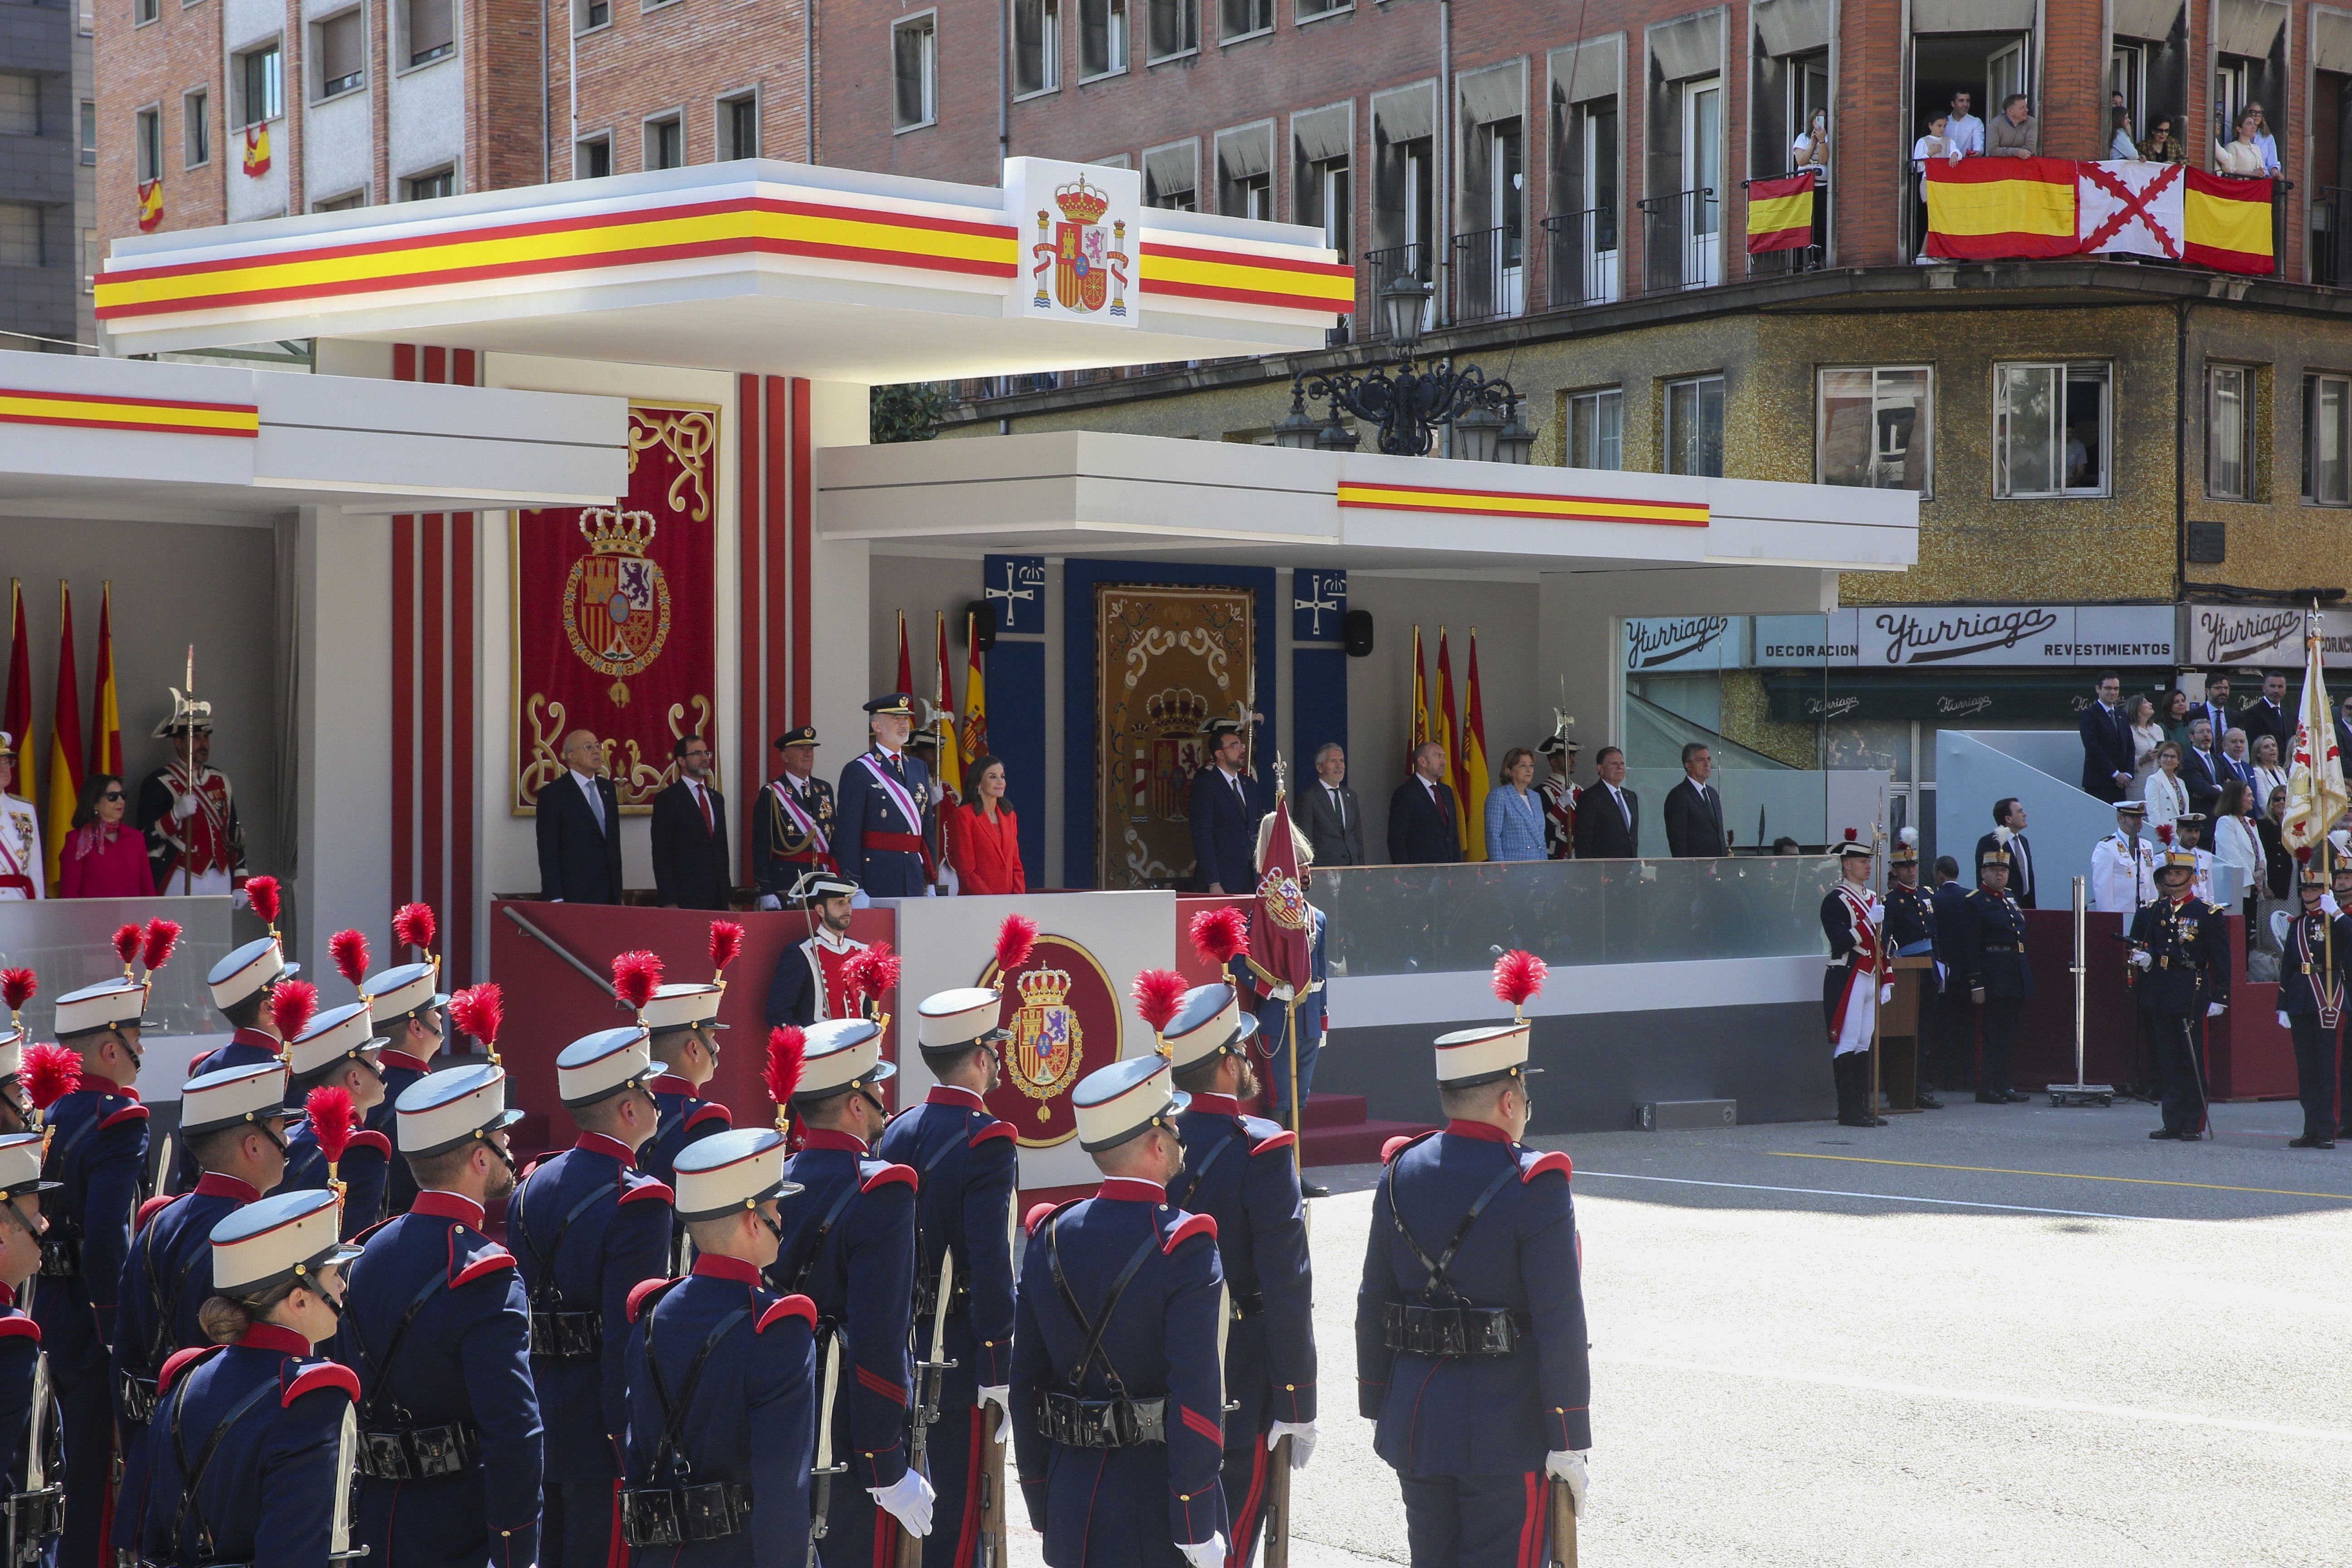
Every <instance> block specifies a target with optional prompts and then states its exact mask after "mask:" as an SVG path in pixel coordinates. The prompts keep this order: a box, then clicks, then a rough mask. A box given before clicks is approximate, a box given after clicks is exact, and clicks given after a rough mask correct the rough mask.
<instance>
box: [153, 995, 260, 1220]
mask: <svg viewBox="0 0 2352 1568" xmlns="http://www.w3.org/2000/svg"><path fill="white" fill-rule="evenodd" d="M285 1053H286V1043H285V1042H284V1041H283V1040H280V1039H279V1038H278V1037H277V1036H275V1035H273V1034H270V1033H269V1032H268V1030H266V1029H239V1030H237V1031H236V1033H234V1034H232V1035H230V1036H229V1037H228V1044H226V1045H225V1046H218V1047H215V1048H213V1049H212V1050H209V1051H202V1052H199V1053H198V1054H196V1055H195V1056H194V1057H191V1058H188V1076H189V1077H190V1078H202V1077H204V1076H205V1074H206V1073H208V1072H219V1071H220V1070H221V1069H222V1068H256V1067H260V1066H261V1065H263V1064H264V1063H266V1062H278V1061H283V1060H285V1059H286V1055H285ZM204 1173H205V1168H204V1167H203V1166H202V1165H199V1164H197V1163H196V1157H195V1156H194V1154H191V1153H189V1152H188V1141H187V1140H186V1139H184V1138H183V1139H181V1140H180V1141H179V1150H178V1152H176V1153H174V1154H173V1156H172V1169H171V1171H170V1172H169V1173H167V1174H166V1176H165V1178H164V1182H163V1190H164V1191H165V1192H167V1193H173V1194H178V1193H184V1192H186V1191H187V1190H188V1189H189V1188H190V1187H193V1186H194V1185H195V1184H196V1181H197V1179H198V1178H199V1177H201V1176H202V1175H203V1174H204Z"/></svg>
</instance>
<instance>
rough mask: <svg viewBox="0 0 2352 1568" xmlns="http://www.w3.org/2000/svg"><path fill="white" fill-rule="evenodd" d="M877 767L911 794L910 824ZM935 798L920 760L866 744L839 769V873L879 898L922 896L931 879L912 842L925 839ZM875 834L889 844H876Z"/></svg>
mask: <svg viewBox="0 0 2352 1568" xmlns="http://www.w3.org/2000/svg"><path fill="white" fill-rule="evenodd" d="M869 762H870V763H872V764H873V766H871V767H869V766H868V765H867V763H869ZM877 768H878V769H879V770H880V771H881V772H882V773H883V774H884V775H885V776H886V777H887V778H888V779H890V780H891V781H892V782H893V783H895V784H898V786H899V787H901V788H903V789H904V790H905V791H906V792H907V798H908V802H909V803H911V804H912V805H913V806H914V808H915V811H914V816H913V817H912V819H911V820H910V819H909V818H908V814H907V812H906V811H905V810H904V809H903V808H902V807H901V806H900V805H899V804H898V802H897V801H896V800H894V799H892V798H891V794H890V791H889V790H888V789H887V788H885V787H884V786H883V784H882V781H881V780H880V779H877V778H876V777H875V770H876V769H877ZM931 794H932V790H931V775H930V771H929V769H927V768H926V767H924V766H923V763H922V760H921V759H920V758H919V757H913V756H909V755H908V754H907V753H906V752H899V753H898V756H896V757H895V758H894V757H892V756H891V755H890V754H889V753H888V752H885V751H883V750H882V749H881V748H880V747H879V746H868V747H867V748H866V752H865V753H864V754H863V755H861V756H859V757H856V758H855V759H853V760H852V761H851V763H850V764H849V765H848V766H847V767H845V768H844V769H842V770H841V797H840V798H841V805H840V814H841V815H840V819H839V821H840V826H839V827H838V829H837V830H836V831H835V834H834V858H835V861H837V862H838V863H839V865H840V867H841V874H842V875H843V876H845V877H846V878H848V879H850V880H851V881H853V882H855V883H856V884H857V885H858V886H859V887H861V888H863V889H866V893H867V894H868V895H870V896H871V897H874V898H877V899H919V898H921V897H922V896H923V891H924V889H925V888H926V887H928V886H929V879H927V878H926V877H925V876H924V874H923V853H922V851H921V850H919V849H918V848H916V847H914V840H916V839H919V838H920V837H922V835H923V818H924V816H926V815H927V814H928V813H929V811H930V809H931V806H932V805H933V804H934V803H933V802H932V801H931V798H930V797H931ZM877 835H880V836H882V837H883V838H884V839H886V840H887V846H886V845H885V844H882V843H877V842H875V838H876V836H877Z"/></svg>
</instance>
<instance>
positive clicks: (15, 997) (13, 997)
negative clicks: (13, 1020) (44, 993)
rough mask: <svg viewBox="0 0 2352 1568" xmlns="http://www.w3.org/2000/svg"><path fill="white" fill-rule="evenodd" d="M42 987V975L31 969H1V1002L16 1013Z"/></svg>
mask: <svg viewBox="0 0 2352 1568" xmlns="http://www.w3.org/2000/svg"><path fill="white" fill-rule="evenodd" d="M40 988H41V977H40V976H39V975H37V974H36V973H33V972H32V971H31V970H29V969H0V1002H5V1003H6V1004H7V1005H8V1011H9V1012H11V1013H15V1012H16V1010H17V1009H19V1008H21V1007H23V1006H24V1005H25V1004H26V1003H27V1002H30V1001H31V1000H32V999H33V993H34V992H36V991H38V990H39V989H40Z"/></svg>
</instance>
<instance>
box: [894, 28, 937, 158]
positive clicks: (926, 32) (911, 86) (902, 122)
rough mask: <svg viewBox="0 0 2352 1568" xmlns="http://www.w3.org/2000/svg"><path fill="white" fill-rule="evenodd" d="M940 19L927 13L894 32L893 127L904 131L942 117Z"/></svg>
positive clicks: (895, 29)
mask: <svg viewBox="0 0 2352 1568" xmlns="http://www.w3.org/2000/svg"><path fill="white" fill-rule="evenodd" d="M939 23H940V16H939V13H938V12H936V11H926V12H924V13H923V14H922V15H921V16H911V17H908V19H907V20H906V21H903V22H900V23H898V24H897V25H896V26H893V27H892V28H891V29H890V76H891V106H890V117H891V122H892V124H893V125H894V126H895V127H896V128H897V129H898V130H900V131H912V130H914V129H915V128H916V127H918V126H922V125H929V124H932V123H934V122H936V121H938V120H939V117H940V28H939Z"/></svg>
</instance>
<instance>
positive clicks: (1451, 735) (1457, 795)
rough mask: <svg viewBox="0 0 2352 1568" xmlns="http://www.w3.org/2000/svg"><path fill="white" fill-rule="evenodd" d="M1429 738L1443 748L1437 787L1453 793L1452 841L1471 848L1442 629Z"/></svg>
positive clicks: (1450, 666) (1451, 662) (1451, 679)
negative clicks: (1441, 767)
mask: <svg viewBox="0 0 2352 1568" xmlns="http://www.w3.org/2000/svg"><path fill="white" fill-rule="evenodd" d="M1429 738H1430V739H1431V740H1433V741H1434V742H1437V743H1438V744H1439V745H1441V746H1443V747H1444V748H1445V771H1444V773H1440V774H1438V775H1437V776H1438V780H1439V782H1440V783H1442V784H1446V785H1449V786H1450V787H1451V788H1452V789H1453V791H1454V839H1455V841H1456V842H1457V843H1459V844H1460V845H1461V846H1462V847H1464V848H1465V849H1466V848H1468V847H1470V824H1469V822H1468V821H1467V819H1465V817H1464V816H1463V815H1462V725H1461V722H1460V721H1458V720H1456V719H1455V718H1454V658H1453V656H1452V655H1451V654H1449V653H1447V652H1446V651H1445V628H1444V626H1440V627H1438V628H1437V717H1436V719H1435V720H1434V721H1433V722H1432V723H1431V724H1430V736H1429Z"/></svg>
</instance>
